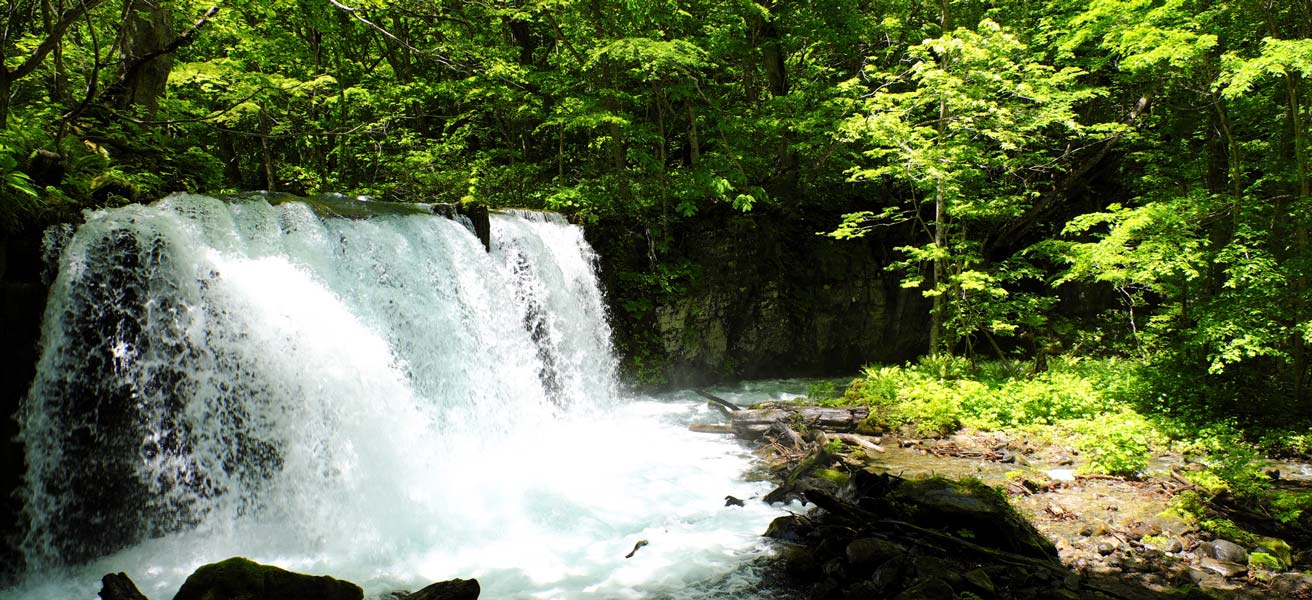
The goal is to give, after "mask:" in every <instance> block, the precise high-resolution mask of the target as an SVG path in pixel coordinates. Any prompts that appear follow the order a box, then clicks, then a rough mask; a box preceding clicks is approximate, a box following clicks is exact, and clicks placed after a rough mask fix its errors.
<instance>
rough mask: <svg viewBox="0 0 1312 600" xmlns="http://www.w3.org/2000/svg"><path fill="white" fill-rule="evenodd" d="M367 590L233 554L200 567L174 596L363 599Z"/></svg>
mask: <svg viewBox="0 0 1312 600" xmlns="http://www.w3.org/2000/svg"><path fill="white" fill-rule="evenodd" d="M363 597H364V591H363V590H361V589H360V586H358V585H355V584H354V583H351V582H349V581H342V580H340V579H333V578H332V577H328V576H315V575H303V574H301V573H293V572H291V571H285V570H283V569H279V568H278V567H273V566H269V565H262V564H259V563H256V562H253V561H251V560H248V559H245V558H241V557H233V558H229V559H228V560H225V561H222V562H217V563H213V564H208V565H205V566H203V567H201V568H199V569H196V572H195V573H192V574H191V576H190V577H187V580H186V581H185V582H183V584H182V588H181V589H179V590H178V593H177V595H176V596H174V597H173V600H287V599H290V598H315V599H317V600H361V598H363Z"/></svg>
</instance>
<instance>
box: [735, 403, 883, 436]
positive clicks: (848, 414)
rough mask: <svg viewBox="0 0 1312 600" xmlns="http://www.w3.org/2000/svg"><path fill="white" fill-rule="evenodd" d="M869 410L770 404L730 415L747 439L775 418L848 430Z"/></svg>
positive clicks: (761, 432) (737, 430)
mask: <svg viewBox="0 0 1312 600" xmlns="http://www.w3.org/2000/svg"><path fill="white" fill-rule="evenodd" d="M869 413H870V410H869V409H867V408H859V407H858V408H830V407H825V406H778V405H776V406H770V407H766V408H752V409H743V410H738V411H734V412H733V413H732V414H730V415H729V420H730V421H731V422H732V423H733V428H734V432H735V433H737V434H738V435H739V436H740V437H743V438H746V439H758V438H760V437H761V436H764V435H765V434H766V433H767V432H768V431H769V430H770V426H771V425H772V424H774V423H776V422H784V423H788V424H789V425H796V426H798V427H805V428H807V429H820V430H823V431H826V432H830V433H846V432H850V431H852V430H854V429H856V426H857V425H859V424H860V423H861V421H863V420H865V418H866V416H867V415H868V414H869Z"/></svg>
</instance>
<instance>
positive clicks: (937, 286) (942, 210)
mask: <svg viewBox="0 0 1312 600" xmlns="http://www.w3.org/2000/svg"><path fill="white" fill-rule="evenodd" d="M944 10H946V9H944ZM948 116H949V114H948V103H947V99H946V98H940V99H939V101H938V127H937V129H938V137H939V143H942V142H943V138H944V136H946V135H947V121H948ZM944 185H945V184H944V182H943V179H942V177H941V176H940V178H939V180H938V182H937V184H936V185H935V186H934V251H935V256H934V281H933V287H931V288H930V289H933V290H934V292H935V293H934V300H933V307H932V308H931V309H930V310H931V312H930V320H929V353H930V354H938V353H939V352H942V351H943V350H944V348H943V346H944V343H943V324H944V321H945V320H946V315H945V314H944V313H945V311H946V310H947V305H946V301H945V298H946V290H943V289H942V287H943V286H944V285H945V282H944V279H945V278H946V277H945V276H946V275H947V258H946V257H945V256H943V254H944V251H943V248H944V244H946V243H947V223H946V220H947V214H946V213H947V207H946V202H947V200H946V198H944V195H943V188H944Z"/></svg>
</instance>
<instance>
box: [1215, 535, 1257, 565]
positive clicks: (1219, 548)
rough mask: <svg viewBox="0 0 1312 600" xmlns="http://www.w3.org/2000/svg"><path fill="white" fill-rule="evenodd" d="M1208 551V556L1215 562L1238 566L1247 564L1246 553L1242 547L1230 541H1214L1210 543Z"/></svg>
mask: <svg viewBox="0 0 1312 600" xmlns="http://www.w3.org/2000/svg"><path fill="white" fill-rule="evenodd" d="M1210 549H1211V552H1210V556H1211V557H1212V558H1215V559H1216V560H1222V561H1226V562H1232V563H1239V564H1247V563H1248V551H1247V550H1244V548H1243V546H1240V545H1239V544H1236V543H1234V542H1232V541H1230V540H1216V541H1215V542H1212V543H1211V546H1210Z"/></svg>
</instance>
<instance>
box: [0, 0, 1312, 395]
mask: <svg viewBox="0 0 1312 600" xmlns="http://www.w3.org/2000/svg"><path fill="white" fill-rule="evenodd" d="M0 22H2V23H3V25H2V26H0V29H2V31H0V60H2V62H3V70H0V126H2V130H0V228H4V229H5V230H7V231H13V230H16V229H18V228H21V227H23V224H24V223H26V222H35V221H39V220H40V218H41V215H42V214H45V213H47V212H49V211H56V212H58V211H60V210H65V209H73V208H80V207H83V206H90V205H103V204H113V203H116V202H122V201H126V200H136V199H145V198H150V197H152V196H155V195H158V194H161V193H164V192H167V191H171V190H202V191H210V192H216V191H225V190H238V189H268V190H280V191H291V192H297V193H313V192H321V191H344V192H352V193H359V194H367V195H372V196H376V197H382V198H387V199H393V200H411V201H415V200H417V201H448V202H475V203H482V204H487V205H491V206H498V205H512V204H513V205H521V206H536V207H545V208H550V209H556V210H563V211H567V212H571V213H574V214H576V215H579V217H580V218H583V219H589V218H602V217H613V216H620V217H623V218H626V219H630V220H632V221H634V222H635V223H637V224H638V225H639V226H638V227H636V228H635V229H636V230H637V231H641V232H642V235H643V236H645V238H646V241H647V244H648V246H649V250H648V256H649V257H650V262H651V264H650V273H648V274H646V275H645V276H647V277H649V278H651V277H656V278H657V279H659V278H660V276H659V274H660V273H662V272H667V271H668V270H669V269H670V268H683V267H681V266H679V265H678V263H674V264H673V265H671V264H666V263H665V262H664V258H665V256H664V252H665V250H666V248H667V244H668V242H669V240H668V239H667V237H668V236H669V233H668V232H669V228H668V226H669V224H670V223H672V222H675V221H676V220H678V219H690V218H698V215H699V214H703V215H704V214H706V213H707V209H708V208H710V207H713V206H718V205H723V206H727V207H732V208H733V209H735V210H739V211H750V210H752V209H753V207H758V206H761V205H763V204H769V205H772V206H774V207H777V208H780V209H781V210H783V211H784V214H787V211H792V210H804V209H809V208H814V207H831V208H833V207H839V212H848V213H850V214H848V216H847V218H846V219H843V220H841V221H835V222H834V224H833V231H832V232H831V235H833V236H834V237H838V238H850V237H859V236H862V235H887V239H888V240H889V241H890V242H891V243H893V244H896V245H898V246H899V252H900V260H898V261H896V262H895V263H894V264H892V265H890V268H891V269H894V270H898V271H900V272H901V273H902V274H903V276H904V277H905V279H904V285H906V286H908V287H915V288H919V289H921V290H923V292H924V294H925V295H926V296H929V297H931V298H932V299H933V310H932V314H931V317H932V318H931V327H932V332H933V333H932V339H931V348H930V350H931V351H932V352H933V353H952V354H957V355H965V356H973V355H974V354H976V353H982V354H988V355H998V357H999V358H1016V357H1021V356H1023V357H1026V358H1028V359H1031V360H1034V361H1035V364H1036V366H1037V367H1040V368H1039V369H1038V371H1042V368H1041V367H1042V366H1043V363H1044V362H1045V360H1046V359H1045V357H1046V356H1048V355H1051V354H1055V353H1060V352H1064V351H1072V350H1073V351H1075V352H1078V353H1082V354H1101V355H1110V356H1122V357H1133V358H1136V359H1141V360H1146V361H1148V362H1149V363H1151V364H1152V365H1153V366H1154V369H1155V370H1156V372H1157V373H1158V374H1159V375H1158V377H1157V384H1158V385H1159V386H1160V394H1158V395H1159V397H1161V398H1166V400H1163V401H1162V403H1163V405H1162V406H1160V407H1159V408H1160V409H1161V410H1170V409H1173V408H1176V407H1180V406H1203V405H1205V406H1208V407H1212V408H1215V409H1216V410H1217V411H1219V412H1220V413H1225V414H1235V413H1238V414H1239V415H1240V416H1241V417H1243V418H1244V419H1248V420H1254V419H1256V420H1260V419H1261V418H1267V417H1274V418H1277V419H1284V418H1287V417H1288V416H1289V415H1302V414H1306V409H1307V408H1309V407H1310V406H1312V397H1310V395H1309V391H1308V387H1309V385H1308V384H1309V357H1308V346H1309V342H1310V341H1312V315H1310V312H1312V297H1310V294H1312V289H1310V288H1312V280H1310V279H1309V272H1310V270H1309V267H1310V266H1312V265H1309V260H1310V259H1312V242H1310V241H1309V228H1310V227H1312V148H1309V145H1310V144H1312V0H1278V1H1277V0H1227V1H1225V2H1221V1H1218V0H1092V1H1089V0H1079V1H1076V0H1061V1H1056V2H1032V1H1027V0H1003V1H999V2H980V1H978V0H910V1H907V0H897V1H892V0H830V1H825V2H777V1H768V0H730V1H723V2H709V1H705V0H679V1H674V0H642V1H637V0H586V1H584V0H485V1H476V2H471V1H464V0H462V1H460V2H450V1H447V0H313V1H309V0H266V1H252V0H232V1H229V2H221V3H217V4H211V3H210V2H209V1H205V2H199V3H197V2H189V1H183V0H165V1H163V2H145V1H144V0H80V1H78V2H71V1H69V0H7V3H6V6H5V8H4V16H3V18H2V19H0ZM636 276H638V277H641V276H644V275H642V274H638V275H636ZM1100 296H1106V297H1110V298H1112V300H1111V301H1110V302H1108V303H1107V306H1108V307H1109V308H1110V309H1111V310H1109V311H1108V312H1106V313H1105V314H1104V315H1102V316H1101V317H1099V318H1084V319H1079V320H1075V319H1071V318H1063V317H1061V315H1063V314H1071V313H1070V311H1065V310H1063V306H1064V305H1069V304H1071V302H1072V298H1078V297H1100ZM1084 304H1085V305H1089V304H1096V303H1090V302H1084ZM1255 401H1257V402H1255ZM1008 410H1011V409H1008Z"/></svg>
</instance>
